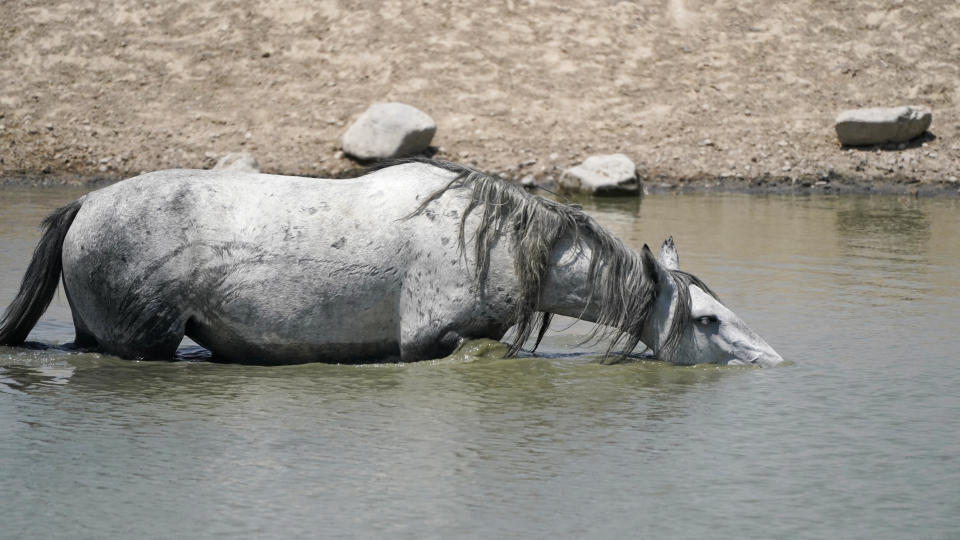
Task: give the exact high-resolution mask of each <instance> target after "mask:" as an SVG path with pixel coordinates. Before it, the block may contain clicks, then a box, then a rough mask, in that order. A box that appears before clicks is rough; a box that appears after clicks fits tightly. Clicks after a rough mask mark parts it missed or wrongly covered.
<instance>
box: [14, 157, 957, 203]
mask: <svg viewBox="0 0 960 540" xmlns="http://www.w3.org/2000/svg"><path fill="white" fill-rule="evenodd" d="M440 157H443V156H440ZM184 168H189V167H184ZM365 169H366V168H365V167H363V166H361V165H356V166H355V167H352V168H346V169H336V170H332V171H320V172H319V173H317V171H311V172H310V173H302V172H298V171H270V172H265V173H264V174H277V175H289V176H302V177H307V178H333V179H341V178H353V177H356V176H359V175H360V174H362V173H363V172H364V170H365ZM480 170H483V168H482V167H480ZM138 174H140V173H139V172H129V173H114V172H110V173H103V172H99V173H90V172H78V173H71V172H52V171H51V172H29V171H28V172H22V173H11V172H10V171H4V173H3V174H2V175H0V190H3V189H7V188H17V187H19V188H30V187H35V188H48V187H49V188H58V187H82V188H89V189H91V190H93V189H99V188H101V187H105V186H108V185H111V184H114V183H116V182H120V181H122V180H125V179H128V178H133V177H134V176H137V175H138ZM493 174H496V173H493ZM500 176H501V177H504V176H505V175H500ZM534 176H535V177H536V176H537V175H534ZM551 178H552V177H547V178H546V179H543V178H537V183H536V185H537V186H541V187H545V188H547V189H549V190H551V191H555V190H556V189H557V186H556V183H555V182H554V181H552V180H551ZM505 179H506V180H507V181H513V182H516V181H517V180H516V179H515V178H505ZM641 187H642V191H643V194H644V195H647V194H663V193H679V194H688V193H689V194H692V193H698V194H700V193H741V194H747V195H839V196H846V195H858V196H862V195H886V196H909V197H924V198H930V197H936V198H960V182H952V181H949V180H942V181H922V180H918V179H915V178H911V177H899V178H868V177H850V176H841V175H834V176H814V175H805V176H800V177H791V176H775V175H770V174H762V175H757V176H753V177H746V176H727V177H722V176H719V175H718V176H710V175H706V174H700V175H697V176H695V177H690V178H683V177H675V176H669V175H665V174H654V175H643V174H641Z"/></svg>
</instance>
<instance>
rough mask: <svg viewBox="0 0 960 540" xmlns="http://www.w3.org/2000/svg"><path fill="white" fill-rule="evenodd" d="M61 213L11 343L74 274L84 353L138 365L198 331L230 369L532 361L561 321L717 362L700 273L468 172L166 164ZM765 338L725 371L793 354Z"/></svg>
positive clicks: (14, 321) (9, 324)
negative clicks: (532, 339)
mask: <svg viewBox="0 0 960 540" xmlns="http://www.w3.org/2000/svg"><path fill="white" fill-rule="evenodd" d="M48 221H49V223H48V229H47V233H46V234H45V236H44V239H43V240H42V241H41V244H40V245H39V246H38V248H37V254H35V257H34V261H33V262H32V263H31V267H30V269H29V270H28V274H27V277H26V278H25V280H24V284H23V286H22V287H21V292H20V294H18V297H17V298H16V299H15V301H14V304H12V305H11V307H10V308H9V309H8V312H7V314H6V316H5V319H4V322H3V325H2V326H0V343H8V344H15V343H16V342H18V340H19V341H22V340H23V338H25V337H26V332H27V331H29V327H32V326H33V324H34V323H35V322H36V318H38V317H39V314H40V313H42V311H43V309H44V308H45V307H46V303H44V302H43V301H42V300H43V298H41V297H43V296H44V295H45V294H48V293H49V294H48V295H49V296H52V289H55V287H56V276H57V275H59V272H60V270H61V268H62V276H63V285H64V289H65V291H66V295H67V298H68V300H69V302H70V306H71V310H72V312H73V318H74V324H75V326H76V332H77V337H76V344H77V345H78V346H81V347H85V348H92V349H97V350H102V351H104V352H107V353H111V354H116V355H119V356H123V357H128V358H171V357H172V356H173V354H174V352H175V350H176V348H177V345H178V344H179V343H180V341H181V339H182V338H183V336H184V335H187V336H189V337H191V338H192V339H194V340H195V341H197V342H198V343H200V344H201V345H203V346H204V347H206V348H208V349H210V350H211V351H212V352H213V353H214V355H215V357H216V358H217V359H220V360H225V361H236V362H256V363H268V364H285V363H301V362H311V361H325V362H359V361H371V360H383V359H385V358H397V357H399V359H402V360H404V361H410V360H422V359H427V358H436V357H440V356H443V355H445V354H448V353H449V352H451V351H452V350H453V349H454V348H455V347H456V346H457V345H458V344H459V343H460V342H461V341H462V340H463V339H466V338H478V337H490V338H494V339H500V338H501V337H503V335H504V333H505V332H506V331H507V329H508V328H510V327H511V326H512V325H514V324H517V325H518V327H519V329H520V331H519V333H518V334H519V335H518V339H517V341H516V342H515V343H514V350H515V349H516V347H518V346H519V345H520V344H521V343H522V342H523V341H524V340H525V339H526V338H527V337H528V336H529V335H530V333H531V331H532V330H533V328H534V326H535V325H536V324H537V323H541V325H542V328H541V335H542V329H543V328H545V326H546V324H548V323H549V316H550V314H553V313H560V314H564V315H570V316H574V317H578V316H579V317H583V318H585V319H588V320H592V321H596V322H598V323H600V324H602V325H606V326H609V327H611V328H612V329H613V332H614V334H615V337H614V340H613V341H614V342H616V341H617V339H618V338H621V337H624V336H626V346H627V348H628V349H632V348H633V347H634V346H636V345H637V343H638V342H639V341H640V340H643V342H644V343H646V344H647V345H649V346H650V347H651V348H653V349H654V350H655V351H657V352H658V353H659V354H660V355H661V356H666V357H667V358H666V359H668V360H670V361H674V362H679V363H693V362H696V361H717V360H714V359H711V358H707V357H706V356H705V355H704V354H703V352H702V350H701V349H703V347H705V346H706V345H703V347H702V346H701V345H696V344H695V343H694V345H695V346H694V345H690V343H687V342H691V343H693V342H692V341H691V339H692V338H691V337H690V336H688V335H687V334H690V332H691V331H692V330H691V328H688V327H691V325H692V324H693V323H691V322H690V319H691V317H690V314H691V311H690V309H691V308H690V302H691V300H690V296H691V293H690V291H688V288H689V289H690V290H691V291H693V290H694V289H696V290H695V291H694V293H693V294H694V296H696V298H698V299H700V296H703V297H704V298H706V299H705V300H703V299H701V300H702V301H703V302H707V303H709V301H711V300H710V299H712V298H713V296H712V293H710V292H709V289H707V288H706V286H705V285H703V284H702V283H700V282H699V280H696V279H695V278H692V276H689V274H683V273H681V272H679V271H675V270H672V269H668V268H666V267H665V266H663V265H662V264H661V263H659V262H657V261H656V260H655V259H654V258H653V257H652V255H651V254H650V252H649V250H647V249H646V247H644V250H643V251H642V252H641V253H640V254H638V253H636V252H633V251H630V250H628V249H627V248H625V247H623V246H622V244H621V243H620V242H619V241H618V240H616V239H615V238H613V237H612V236H610V235H609V234H608V233H606V232H605V231H603V230H602V229H601V228H600V227H599V226H597V225H596V224H595V222H593V220H592V219H590V218H589V217H588V216H586V215H585V214H583V213H582V212H580V211H579V210H578V209H576V208H572V207H569V206H565V205H560V204H558V203H553V202H550V201H546V200H544V199H541V198H538V197H532V196H530V195H529V194H526V193H525V192H523V191H522V190H521V189H520V188H518V187H516V186H513V185H509V184H507V183H505V182H503V181H501V180H498V179H495V178H491V177H489V176H486V175H482V174H481V173H477V172H476V171H472V170H470V169H467V168H464V167H461V166H457V165H453V164H449V163H444V162H412V163H402V164H398V165H394V166H390V167H384V168H382V169H380V170H377V171H375V172H372V173H370V174H367V175H365V176H363V177H360V178H355V179H350V180H323V179H312V178H298V177H288V176H271V175H262V174H249V173H239V172H232V171H192V170H190V171H188V170H172V171H159V172H155V173H149V174H145V175H142V176H139V177H136V178H133V179H130V180H127V181H124V182H120V183H118V184H115V185H113V186H110V187H107V188H105V189H102V190H99V191H96V192H93V193H90V194H88V195H86V196H84V197H83V198H81V199H80V200H78V201H76V202H75V203H72V204H71V205H68V206H66V207H64V208H62V209H61V210H59V211H58V212H57V213H55V214H54V215H53V216H51V218H50V220H48ZM58 241H59V242H61V244H59V245H58V244H57V242H58ZM673 253H674V259H675V252H673ZM57 255H60V258H59V261H58V260H56V259H57V257H56V256H57ZM663 260H664V262H665V263H667V264H669V253H668V255H667V256H666V257H665V258H664V259H663ZM674 262H675V261H674ZM56 263H59V265H58V264H56ZM40 275H42V276H44V277H42V278H41V277H38V276H40ZM51 276H53V278H51ZM51 280H52V281H51ZM51 282H52V287H51ZM704 290H705V291H706V293H704V292H703V291H704ZM697 291H699V292H697ZM698 295H700V296H698ZM46 301H47V302H49V298H47V300H46ZM41 304H42V305H41ZM717 304H718V303H717ZM720 307H722V306H720ZM730 315H732V313H730ZM734 317H735V316H734ZM31 319H32V320H31ZM743 327H744V328H746V326H745V325H743ZM747 330H749V329H747ZM751 338H756V340H759V342H758V344H757V345H756V346H755V347H754V348H753V349H752V350H750V351H747V352H746V353H737V354H739V356H737V354H732V355H731V356H729V357H728V358H726V361H730V360H735V359H737V358H740V359H741V360H742V361H743V363H747V361H750V359H751V358H752V361H754V362H755V363H757V359H759V358H764V359H770V362H765V363H776V362H777V361H779V357H778V356H776V353H775V352H773V350H772V349H770V348H769V346H768V345H766V343H765V342H763V341H762V339H760V338H759V337H758V336H756V335H755V334H752V335H751ZM694 341H695V340H694ZM704 343H707V342H706V341H705V342H704ZM681 353H682V356H683V358H681Z"/></svg>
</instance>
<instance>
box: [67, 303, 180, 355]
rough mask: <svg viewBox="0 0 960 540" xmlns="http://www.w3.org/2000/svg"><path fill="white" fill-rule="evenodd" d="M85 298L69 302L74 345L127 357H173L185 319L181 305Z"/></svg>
mask: <svg viewBox="0 0 960 540" xmlns="http://www.w3.org/2000/svg"><path fill="white" fill-rule="evenodd" d="M80 294H82V293H78V296H79V295H80ZM68 299H69V297H68ZM86 300H87V302H86V303H80V302H76V303H74V302H73V301H71V311H72V312H73V324H74V327H75V328H76V339H75V341H74V346H75V347H77V348H81V349H90V350H96V351H100V352H103V353H106V354H112V355H115V356H120V357H122V358H129V359H138V360H172V359H173V357H174V355H175V354H176V351H177V347H178V346H179V345H180V342H181V341H182V340H183V335H184V329H185V327H186V320H187V317H186V315H185V313H183V310H182V309H181V308H180V307H178V306H176V305H173V304H172V303H170V302H163V303H158V302H142V301H137V300H135V299H130V298H127V299H124V300H125V301H122V302H116V303H103V302H98V301H95V300H93V299H90V298H86Z"/></svg>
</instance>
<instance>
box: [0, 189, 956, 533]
mask: <svg viewBox="0 0 960 540" xmlns="http://www.w3.org/2000/svg"><path fill="white" fill-rule="evenodd" d="M79 194H81V192H80V191H76V190H68V189H20V188H7V189H4V190H2V192H0V304H2V306H6V305H7V304H8V303H9V301H10V299H11V298H12V297H13V295H14V293H15V291H16V288H17V287H18V285H19V280H20V277H21V275H22V272H23V270H24V268H25V266H26V264H27V259H28V257H29V255H30V253H31V251H32V249H33V246H34V244H35V242H36V240H37V239H38V229H37V224H38V223H39V222H40V220H41V219H42V218H43V216H44V215H46V214H47V213H48V212H49V211H50V210H52V209H53V208H55V207H56V206H58V205H60V204H63V203H66V202H68V201H70V200H72V199H74V198H75V197H77V196H78V195H79ZM581 202H583V204H584V205H585V206H586V209H587V210H588V211H589V212H590V213H592V214H593V215H595V216H596V217H597V218H598V219H599V220H600V221H601V222H602V223H604V224H605V225H607V226H608V227H609V228H610V229H612V230H613V231H614V232H615V233H616V234H617V235H619V236H620V237H621V238H623V239H625V240H626V241H627V242H628V243H629V244H631V245H633V246H634V247H636V248H639V247H640V246H641V245H642V244H643V242H647V243H649V244H650V245H651V247H653V248H654V249H656V248H657V247H658V246H659V244H660V242H661V241H662V240H663V238H664V237H665V236H667V235H670V234H672V235H673V236H674V238H675V239H676V241H677V246H678V249H679V252H680V260H681V268H684V269H686V270H688V271H691V272H694V273H696V274H697V275H699V276H700V277H701V278H703V279H704V280H705V281H706V282H707V283H708V284H709V285H710V286H711V287H713V288H714V289H715V290H716V291H717V292H718V293H719V295H720V297H721V298H722V299H723V300H724V301H725V302H726V303H727V305H728V306H730V307H731V308H732V309H733V310H734V311H736V312H737V313H738V314H739V315H741V316H742V317H743V318H744V320H746V321H747V322H748V323H750V324H751V326H752V327H753V328H754V329H755V330H757V331H758V333H760V334H761V335H762V336H763V337H764V338H766V340H767V341H768V342H769V343H770V344H771V345H773V347H774V348H776V349H777V351H778V352H780V353H781V354H782V355H783V357H784V358H786V359H787V360H790V361H792V363H793V364H792V365H790V366H787V367H780V368H775V369H767V370H757V369H744V368H717V367H692V368H690V367H688V368H680V367H673V366H668V365H664V364H662V363H658V362H654V361H638V362H634V363H630V364H625V365H616V366H601V365H598V364H597V363H596V360H597V354H596V351H600V350H602V347H603V346H602V345H596V346H593V347H590V346H583V345H579V344H578V342H579V341H580V340H581V338H582V337H583V336H584V335H585V334H586V333H587V332H588V331H589V326H587V325H583V324H576V325H572V326H571V325H569V324H568V323H569V320H567V321H559V322H557V323H555V324H554V328H556V329H557V330H558V332H556V333H551V334H549V335H548V337H547V340H546V341H545V344H544V346H543V347H542V349H543V351H544V352H545V353H549V356H548V357H533V358H519V359H506V360H505V359H498V358H496V357H495V355H488V354H485V352H484V351H488V349H489V347H484V346H483V345H482V344H479V345H476V346H474V347H473V348H472V349H471V351H467V353H466V354H461V355H460V356H458V357H454V358H450V359H446V360H443V361H437V362H424V363H418V364H413V365H381V366H360V367H357V366H349V367H348V366H332V365H320V364H318V365H305V366H294V367H280V368H266V367H251V366H233V365H218V364H212V363H208V362H202V361H201V362H197V361H192V362H176V363H149V362H129V361H124V360H120V359H116V358H111V357H106V356H101V355H95V354H68V353H65V352H58V351H56V350H25V349H13V348H3V347H0V480H2V481H3V485H4V490H5V493H6V495H5V496H4V497H3V502H4V504H3V520H2V522H0V537H5V538H6V537H9V538H31V537H35V538H181V537H185V538H209V537H228V538H233V537H247V538H250V537H255V538H291V537H318V538H319V537H322V538H356V537H360V538H368V537H389V538H507V537H509V538H557V537H559V538H651V537H655V538H691V539H692V538H737V539H742V538H794V539H796V538H811V539H814V538H816V539H820V538H870V539H877V538H891V539H894V538H896V539H900V538H956V534H957V531H958V530H960V397H958V396H960V391H958V390H957V389H958V388H960V370H958V364H960V362H958V360H960V353H958V346H960V331H958V328H960V322H958V321H960V239H958V234H960V203H958V202H957V201H955V200H915V199H898V198H857V197H843V198H829V197H816V198H806V197H777V196H765V197H757V196H739V195H683V196H670V195H657V196H650V197H648V198H646V199H644V200H643V201H642V202H638V201H623V200H598V201H589V200H585V201H581ZM72 337H73V333H72V324H71V321H70V315H69V309H68V307H67V306H66V301H65V299H64V297H63V295H62V293H61V294H60V295H59V296H58V298H57V299H56V300H55V301H54V304H53V306H52V307H51V309H50V310H49V311H48V312H47V315H46V316H45V317H44V318H43V319H42V320H41V322H40V324H39V325H38V326H37V328H36V329H35V330H34V332H33V334H31V338H30V339H31V340H36V341H41V342H47V343H62V342H66V341H70V340H71V339H72ZM494 349H495V347H494ZM187 352H188V356H189V353H190V350H188V351H187ZM488 352H489V351H488ZM493 352H496V351H493ZM569 353H581V354H569Z"/></svg>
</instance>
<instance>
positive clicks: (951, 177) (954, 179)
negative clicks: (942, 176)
mask: <svg viewBox="0 0 960 540" xmlns="http://www.w3.org/2000/svg"><path fill="white" fill-rule="evenodd" d="M957 181H958V180H957V177H956V176H948V177H947V182H951V183H956V182H957Z"/></svg>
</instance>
